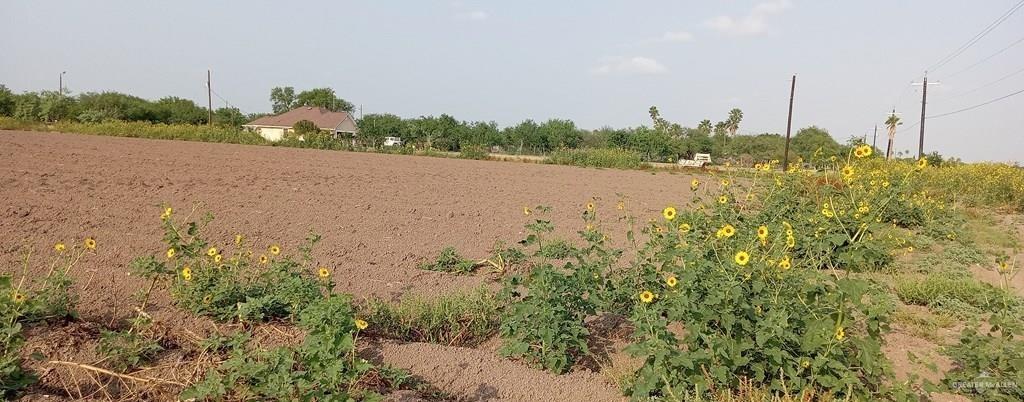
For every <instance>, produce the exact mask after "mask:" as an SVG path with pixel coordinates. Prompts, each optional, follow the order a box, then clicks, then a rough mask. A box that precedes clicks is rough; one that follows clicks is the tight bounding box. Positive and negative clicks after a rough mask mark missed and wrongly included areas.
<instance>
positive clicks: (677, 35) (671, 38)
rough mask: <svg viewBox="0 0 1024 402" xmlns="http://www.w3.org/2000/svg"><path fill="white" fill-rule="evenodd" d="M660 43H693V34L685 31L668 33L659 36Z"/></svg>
mask: <svg viewBox="0 0 1024 402" xmlns="http://www.w3.org/2000/svg"><path fill="white" fill-rule="evenodd" d="M661 41H662V42H690V41H693V34H691V33H689V32H685V31H675V32H672V31H669V32H665V33H664V34H662V35H661Z"/></svg>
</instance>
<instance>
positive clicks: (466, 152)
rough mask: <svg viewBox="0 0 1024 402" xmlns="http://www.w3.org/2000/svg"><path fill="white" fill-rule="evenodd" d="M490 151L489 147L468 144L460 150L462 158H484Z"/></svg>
mask: <svg viewBox="0 0 1024 402" xmlns="http://www.w3.org/2000/svg"><path fill="white" fill-rule="evenodd" d="M489 155H490V153H488V152H487V148H485V147H484V146H482V145H467V146H464V147H462V149H461V150H459V157H460V158H462V159H476V160H484V159H487V157H488V156H489Z"/></svg>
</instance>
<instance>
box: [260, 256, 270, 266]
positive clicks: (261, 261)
mask: <svg viewBox="0 0 1024 402" xmlns="http://www.w3.org/2000/svg"><path fill="white" fill-rule="evenodd" d="M269 260H270V259H269V258H267V255H266V254H260V264H266V263H267V261H269Z"/></svg>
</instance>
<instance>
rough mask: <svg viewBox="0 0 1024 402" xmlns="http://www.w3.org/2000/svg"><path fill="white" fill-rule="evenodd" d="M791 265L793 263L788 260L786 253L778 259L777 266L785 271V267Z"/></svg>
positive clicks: (788, 267) (787, 267)
mask: <svg viewBox="0 0 1024 402" xmlns="http://www.w3.org/2000/svg"><path fill="white" fill-rule="evenodd" d="M792 267H793V263H792V262H791V261H790V259H789V256H788V255H787V256H785V257H783V258H782V261H779V268H781V269H782V270H783V271H785V270H787V269H790V268H792Z"/></svg>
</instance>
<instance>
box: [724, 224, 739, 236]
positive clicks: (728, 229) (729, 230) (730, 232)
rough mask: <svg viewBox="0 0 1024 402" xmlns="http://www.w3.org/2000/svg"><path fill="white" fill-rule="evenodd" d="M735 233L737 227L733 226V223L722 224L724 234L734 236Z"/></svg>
mask: <svg viewBox="0 0 1024 402" xmlns="http://www.w3.org/2000/svg"><path fill="white" fill-rule="evenodd" d="M734 234H736V228H734V227H732V225H728V224H727V225H725V226H722V236H725V237H732V235H734Z"/></svg>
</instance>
